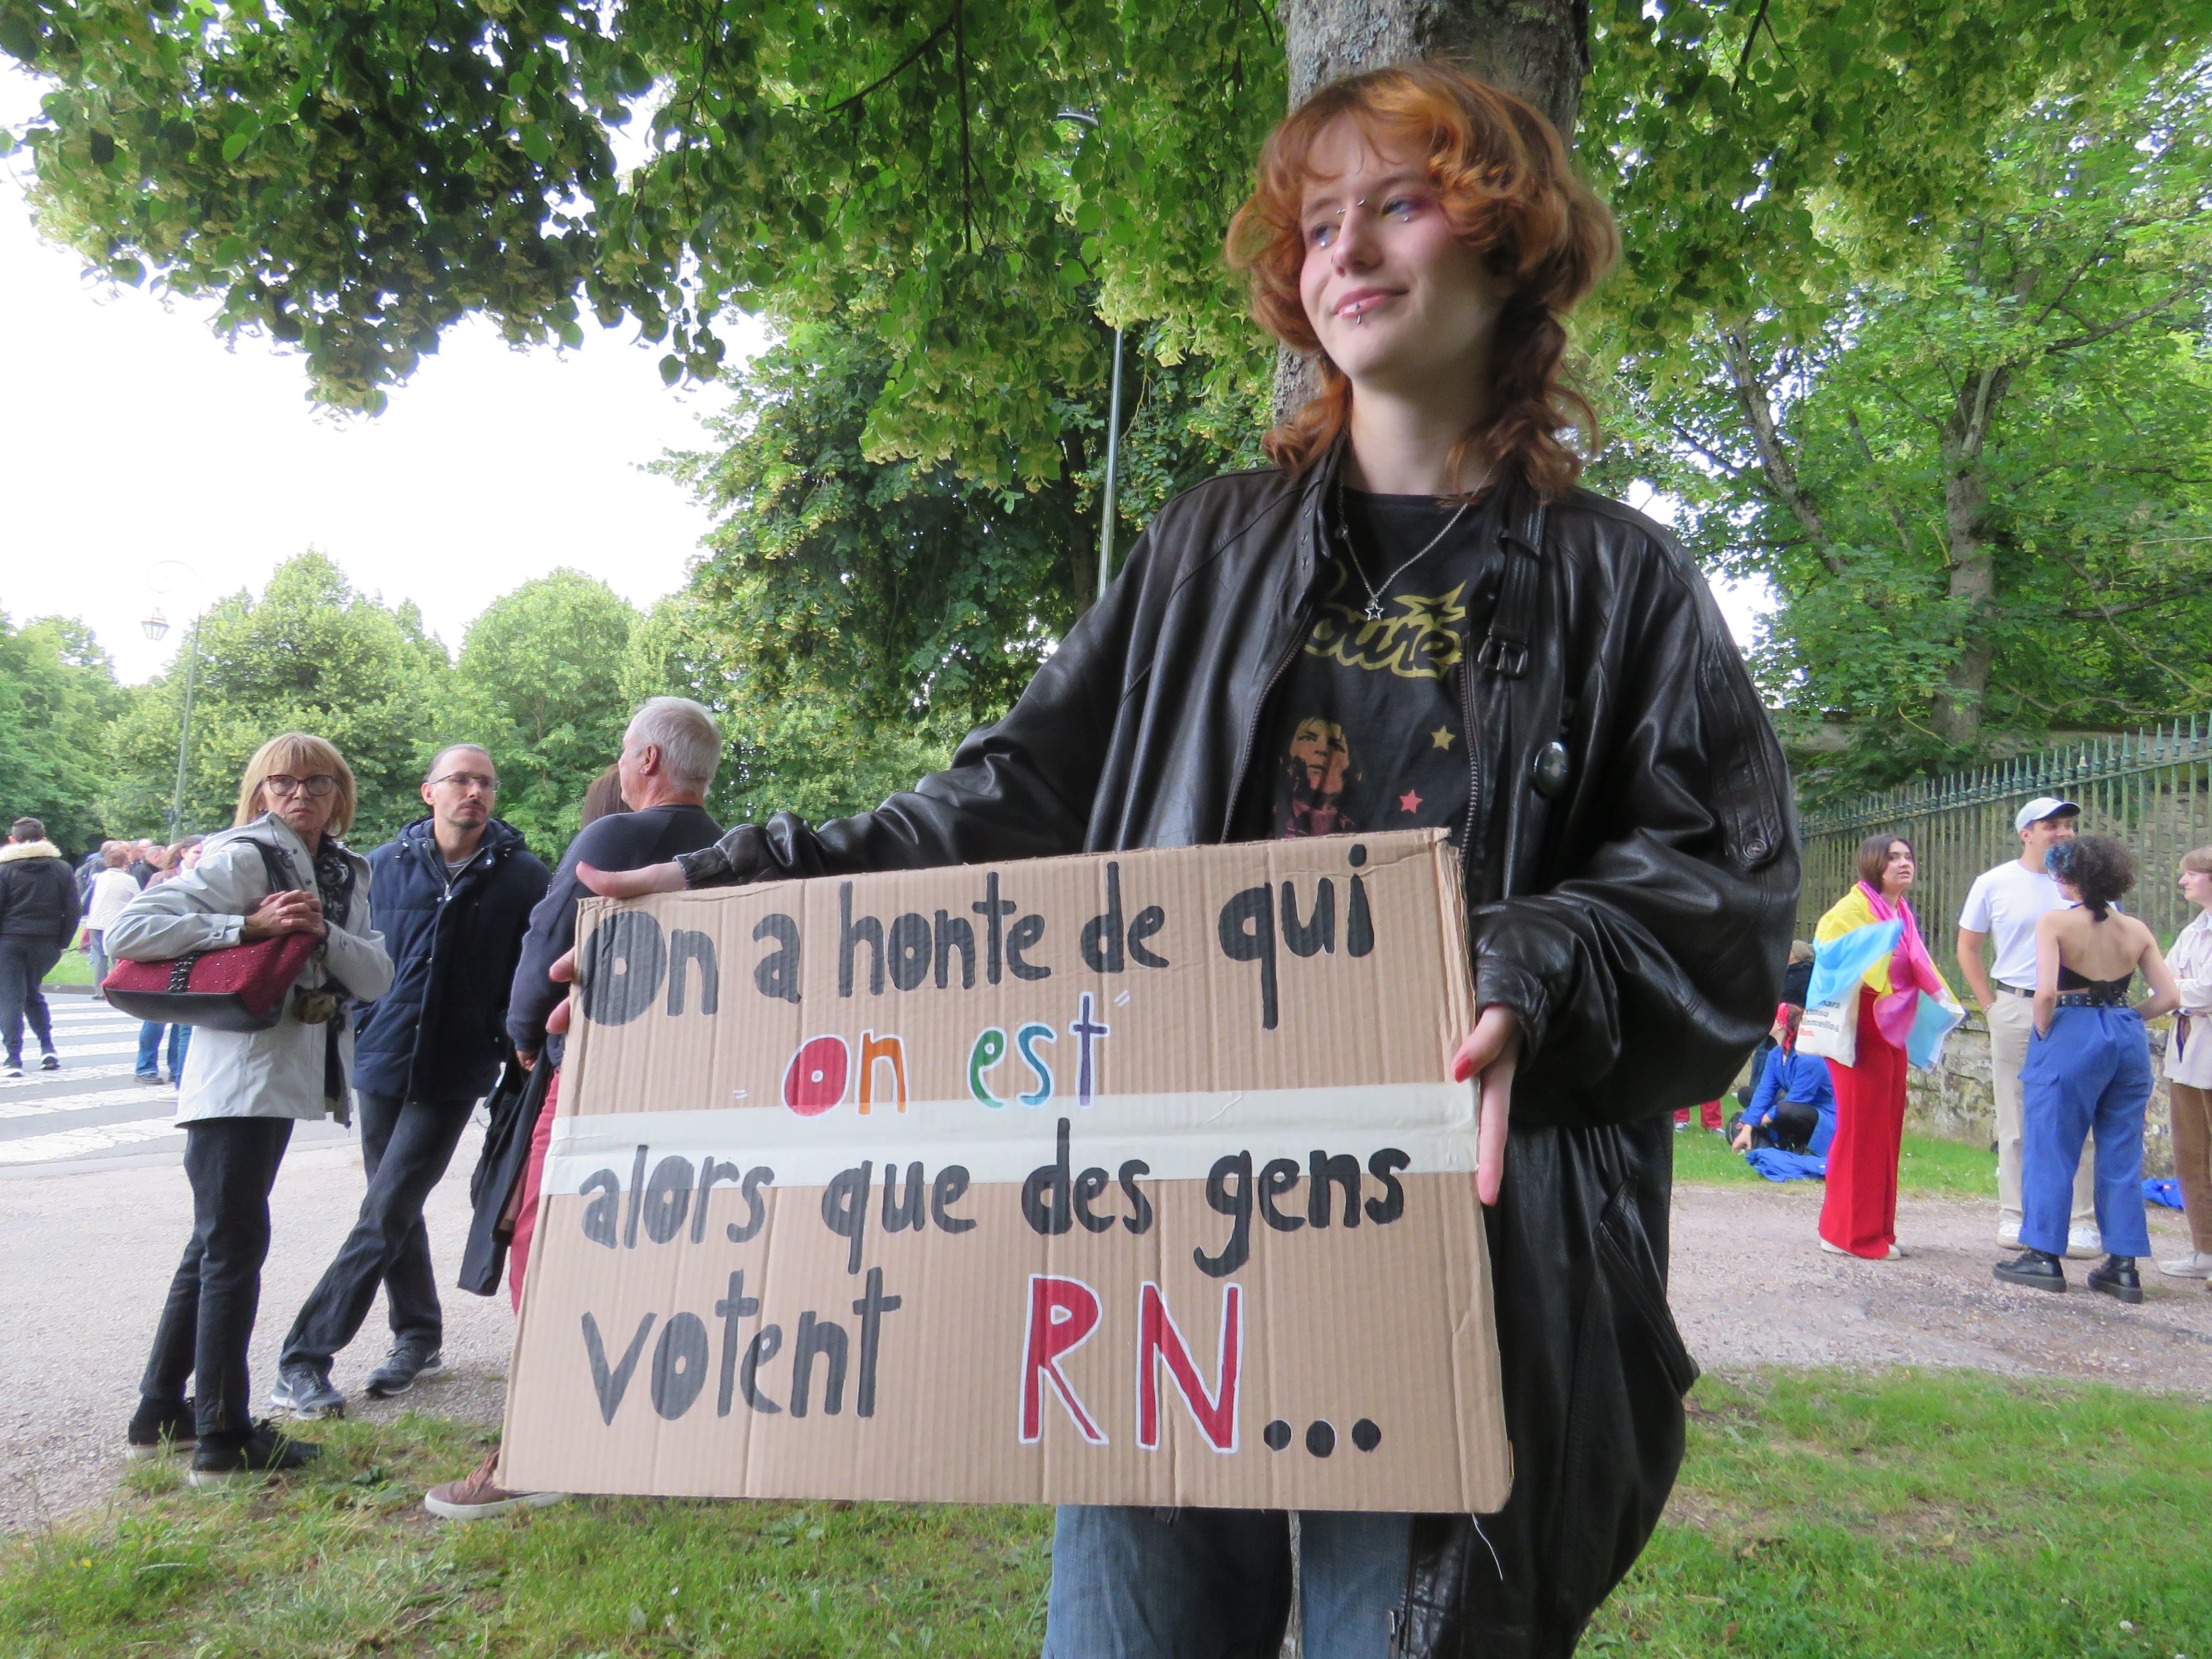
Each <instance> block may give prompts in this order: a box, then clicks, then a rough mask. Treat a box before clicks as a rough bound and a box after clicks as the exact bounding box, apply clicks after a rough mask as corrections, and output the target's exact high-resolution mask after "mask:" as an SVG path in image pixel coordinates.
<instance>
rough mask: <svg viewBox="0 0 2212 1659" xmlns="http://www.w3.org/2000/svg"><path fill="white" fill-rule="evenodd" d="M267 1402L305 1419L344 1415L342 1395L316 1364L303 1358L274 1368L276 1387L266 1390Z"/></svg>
mask: <svg viewBox="0 0 2212 1659" xmlns="http://www.w3.org/2000/svg"><path fill="white" fill-rule="evenodd" d="M269 1403H270V1405H272V1406H282V1407H284V1409H285V1410H287V1411H289V1412H290V1413H292V1415H293V1416H295V1417H297V1418H301V1419H306V1420H307V1421H309V1422H313V1420H314V1419H317V1418H319V1417H343V1416H344V1415H345V1396H344V1395H342V1394H340V1393H339V1392H338V1391H337V1389H334V1388H332V1387H331V1379H330V1377H329V1376H328V1375H327V1374H326V1373H325V1371H324V1370H323V1368H322V1367H321V1366H320V1365H317V1364H311V1363H310V1362H308V1361H307V1360H304V1359H302V1360H298V1361H295V1363H293V1364H289V1365H284V1366H280V1367H279V1368H278V1369H277V1372H276V1387H275V1388H273V1389H270V1390H269Z"/></svg>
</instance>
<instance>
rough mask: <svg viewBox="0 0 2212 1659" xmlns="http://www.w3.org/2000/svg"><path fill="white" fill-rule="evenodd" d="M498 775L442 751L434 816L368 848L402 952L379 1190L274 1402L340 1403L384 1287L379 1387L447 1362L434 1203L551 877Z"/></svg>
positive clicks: (374, 1050)
mask: <svg viewBox="0 0 2212 1659" xmlns="http://www.w3.org/2000/svg"><path fill="white" fill-rule="evenodd" d="M498 795H499V777H498V774H497V773H496V772H495V770H494V769H493V766H492V759H491V757H490V756H489V754H487V753H485V752H484V750H482V749H479V748H477V747H476V746H475V745H474V744H454V745H453V746H452V747H450V748H447V749H444V750H440V751H439V754H438V757H437V758H436V759H435V760H434V761H432V762H431V763H430V770H429V775H428V777H427V778H426V779H424V781H423V783H422V799H423V801H424V802H425V803H426V804H427V805H428V806H429V808H430V816H429V817H427V818H418V819H416V821H415V822H414V823H410V824H409V825H408V826H407V827H406V828H405V829H402V830H401V831H400V832H399V836H398V839H397V840H394V841H390V842H386V843H385V844H384V845H383V846H381V847H380V848H376V850H375V851H374V852H372V853H371V854H369V855H368V866H369V872H370V873H369V889H368V900H369V910H370V915H371V916H372V918H373V919H374V925H375V927H376V928H377V930H378V931H379V932H380V933H382V934H383V935H384V942H385V945H386V949H388V950H389V951H391V953H392V969H393V971H392V988H391V989H390V990H389V991H387V992H386V993H385V994H384V995H382V996H381V997H380V998H378V999H377V1000H375V1001H374V1002H373V1003H369V1004H367V1005H365V1006H363V1008H362V1011H361V1015H360V1018H361V1026H360V1030H359V1032H358V1033H357V1035H356V1037H355V1039H354V1075H353V1086H354V1090H355V1093H356V1099H357V1101H358V1102H359V1104H360V1109H361V1148H362V1165H363V1166H364V1167H365V1168H366V1169H367V1170H368V1195H367V1196H366V1197H365V1198H363V1199H362V1205H361V1215H360V1217H359V1218H358V1219H357V1220H356V1221H355V1223H354V1225H353V1231H352V1232H351V1233H349V1234H348V1235H347V1237H346V1242H345V1243H344V1244H343V1246H342V1247H340V1249H339V1250H338V1254H337V1260H336V1261H332V1262H331V1265H330V1267H329V1269H328V1270H327V1271H326V1272H325V1273H324V1274H323V1278H322V1282H321V1283H320V1284H319V1285H316V1286H315V1288H314V1291H313V1294H312V1295H310V1296H309V1297H307V1303H306V1304H305V1305H304V1306H303V1307H301V1310H300V1316H299V1317H298V1318H297V1319H295V1320H294V1321H293V1322H292V1331H291V1334H290V1335H289V1336H287V1337H286V1338H285V1339H284V1350H283V1353H282V1354H281V1355H280V1356H279V1357H278V1359H277V1380H276V1388H275V1389H273V1390H272V1391H271V1392H270V1400H271V1401H273V1402H275V1403H276V1404H277V1405H279V1406H286V1407H290V1408H291V1410H292V1412H293V1413H294V1415H295V1416H298V1417H329V1416H336V1415H339V1414H341V1413H343V1411H344V1409H345V1396H344V1395H343V1394H341V1393H340V1392H339V1391H338V1390H337V1389H335V1388H333V1387H331V1380H330V1376H331V1358H333V1357H334V1356H335V1355H336V1354H337V1352H338V1351H339V1350H340V1349H342V1348H343V1347H344V1346H346V1345H347V1344H348V1343H349V1342H351V1341H352V1340H353V1339H354V1336H355V1334H356V1333H357V1332H358V1331H359V1330H360V1329H361V1326H362V1321H363V1320H365V1319H366V1318H368V1309H369V1304H371V1303H372V1302H373V1301H374V1300H375V1297H376V1287H377V1286H378V1285H383V1286H384V1295H385V1303H386V1310H387V1311H388V1312H389V1314H390V1316H391V1319H392V1339H393V1340H392V1352H391V1353H390V1355H389V1356H388V1357H386V1359H385V1361H384V1363H383V1364H380V1365H379V1366H378V1367H377V1368H376V1369H375V1370H374V1371H372V1372H370V1373H369V1376H368V1383H367V1387H368V1393H369V1395H370V1396H371V1397H372V1398H374V1399H382V1398H384V1397H385V1396H386V1395H395V1394H404V1393H405V1392H406V1391H407V1390H408V1389H410V1388H412V1387H413V1386H414V1383H415V1379H416V1378H417V1377H418V1376H426V1375H428V1374H430V1373H432V1372H435V1371H436V1370H438V1369H439V1367H440V1363H441V1362H440V1358H439V1352H438V1351H439V1347H440V1345H441V1342H442V1340H443V1326H442V1319H441V1313H440V1310H439V1307H438V1291H437V1283H436V1279H435V1277H434V1275H433V1274H432V1272H431V1268H430V1239H429V1234H428V1231H426V1230H425V1229H424V1227H423V1225H422V1204H423V1201H424V1200H426V1199H428V1197H429V1195H430V1191H431V1188H434V1187H435V1186H436V1185H437V1184H438V1182H439V1181H440V1179H441V1178H442V1177H443V1176H444V1175H445V1173H446V1166H447V1164H448V1163H450V1162H451V1161H452V1158H453V1147H454V1146H455V1144H456V1143H457V1142H459V1139H460V1138H461V1131H462V1129H463V1128H464V1127H466V1126H467V1123H468V1121H469V1109H470V1108H471V1106H472V1105H474V1103H476V1102H477V1099H478V1098H480V1097H482V1096H483V1095H484V1094H486V1093H488V1092H489V1091H490V1089H491V1086H492V1085H493V1083H494V1082H495V1080H496V1079H497V1078H498V1076H499V1073H500V1068H501V1066H502V1065H503V1064H504V1063H505V1061H506V1059H507V1033H506V1022H507V994H508V989H509V987H511V986H512V985H513V982H514V965H515V961H516V958H517V957H519V956H520V953H521V950H522V936H523V933H524V932H525V930H526V928H527V927H529V924H530V912H531V909H532V907H533V906H534V905H536V904H537V902H538V900H539V899H540V898H542V897H544V893H545V889H546V885H547V884H548V882H549V881H550V876H549V875H548V874H547V872H546V869H545V866H544V864H542V863H540V862H539V861H538V859H537V858H535V857H534V856H532V854H531V851H530V849H529V848H527V847H526V846H524V845H523V842H522V837H521V836H520V835H518V834H516V833H515V831H514V830H513V829H510V828H509V827H508V826H507V824H505V823H501V822H500V820H499V819H497V818H495V817H493V816H492V806H493V805H494V803H495V801H496V800H497V799H498Z"/></svg>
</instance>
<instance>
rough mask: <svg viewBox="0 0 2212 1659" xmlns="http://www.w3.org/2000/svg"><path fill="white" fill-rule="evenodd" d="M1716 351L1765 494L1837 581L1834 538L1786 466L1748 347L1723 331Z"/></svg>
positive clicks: (1786, 456) (1787, 459) (1840, 570)
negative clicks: (1746, 430) (1799, 529)
mask: <svg viewBox="0 0 2212 1659" xmlns="http://www.w3.org/2000/svg"><path fill="white" fill-rule="evenodd" d="M1720 348H1721V362H1722V363H1723V365H1724V366H1725V367H1726V368H1727V369H1728V376H1729V384H1730V385H1731V386H1734V387H1735V400H1736V407H1737V408H1739V409H1741V410H1742V411H1743V418H1744V421H1745V423H1746V424H1747V426H1748V427H1749V428H1751V441H1752V447H1753V450H1754V451H1756V452H1757V453H1758V456H1759V473H1760V476H1761V477H1764V478H1765V483H1766V487H1767V489H1768V490H1769V491H1770V492H1771V494H1772V495H1773V496H1774V498H1775V500H1776V501H1779V502H1780V503H1781V504H1782V505H1783V506H1784V507H1787V508H1788V509H1789V510H1790V514H1791V515H1792V516H1793V517H1795V518H1796V520H1797V522H1798V523H1799V524H1801V525H1802V526H1804V527H1805V531H1806V533H1807V534H1808V536H1810V537H1811V538H1812V540H1813V544H1814V548H1815V549H1816V550H1817V551H1818V554H1819V557H1820V562H1821V563H1822V564H1823V565H1826V567H1827V569H1828V574H1830V575H1832V576H1841V575H1842V574H1844V562H1843V560H1842V559H1841V558H1840V557H1838V556H1837V553H1836V550H1835V538H1833V537H1832V536H1831V535H1829V533H1828V526H1826V524H1824V523H1822V522H1821V520H1820V509H1819V507H1816V506H1814V501H1813V497H1812V495H1810V494H1809V493H1808V491H1807V490H1806V489H1805V488H1804V486H1803V485H1802V483H1800V482H1799V481H1798V477H1797V470H1796V467H1795V466H1794V465H1791V463H1790V453H1789V451H1788V450H1787V449H1786V448H1784V446H1783V443H1782V437H1781V434H1780V433H1779V432H1778V430H1777V429H1776V428H1775V423H1774V406H1773V404H1772V403H1771V400H1770V399H1769V398H1768V396H1767V391H1766V385H1765V381H1764V380H1761V379H1760V378H1759V367H1758V365H1757V364H1756V363H1754V362H1753V361H1752V356H1751V349H1750V347H1749V346H1747V345H1746V344H1745V343H1744V340H1743V337H1742V336H1741V334H1739V333H1737V332H1736V331H1735V330H1733V329H1723V330H1721V331H1720Z"/></svg>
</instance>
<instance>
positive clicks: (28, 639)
mask: <svg viewBox="0 0 2212 1659" xmlns="http://www.w3.org/2000/svg"><path fill="white" fill-rule="evenodd" d="M123 702H124V694H123V692H122V691H121V690H119V689H118V687H117V685H116V684H115V670H114V667H113V665H112V664H110V662H109V661H108V659H107V653H106V652H105V651H102V650H101V649H100V647H99V646H98V645H97V644H96V643H94V641H93V638H92V635H91V633H90V632H89V631H88V629H86V628H85V627H84V625H83V624H82V623H76V622H71V621H70V620H68V619H67V618H64V617H39V618H37V619H36V620H34V621H32V622H28V623H24V624H23V625H22V626H21V628H17V627H15V626H13V625H11V624H10V623H9V621H8V619H7V617H5V616H4V615H0V830H4V828H5V826H6V824H7V823H9V822H10V821H12V820H14V819H15V818H19V817H35V818H39V819H40V820H42V821H43V822H44V823H45V824H46V833H47V835H48V836H51V837H52V839H53V840H54V841H55V842H57V843H58V845H59V846H60V847H61V848H63V849H64V851H70V852H74V851H76V850H77V849H78V848H82V847H83V846H86V845H87V844H88V843H89V842H93V841H94V840H96V839H97V838H98V836H99V830H100V819H99V814H98V812H97V811H95V810H94V800H95V799H96V798H97V796H98V794H99V793H100V781H101V768H100V750H101V743H100V737H101V732H102V730H103V728H104V727H105V726H106V722H107V721H108V720H110V719H111V718H112V716H113V715H114V714H115V712H116V711H117V710H118V708H120V707H121V706H122V704H123Z"/></svg>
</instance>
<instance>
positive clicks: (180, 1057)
mask: <svg viewBox="0 0 2212 1659" xmlns="http://www.w3.org/2000/svg"><path fill="white" fill-rule="evenodd" d="M165 1030H166V1031H167V1032H168V1034H169V1081H170V1082H172V1083H174V1082H175V1081H176V1080H177V1079H179V1078H180V1077H182V1076H184V1074H185V1050H186V1049H187V1048H191V1042H192V1028H191V1026H189V1025H162V1024H159V1023H157V1022H156V1021H154V1020H150V1019H149V1020H147V1021H145V1022H144V1023H143V1024H141V1025H140V1026H139V1027H138V1075H139V1076H140V1077H159V1076H161V1033H162V1032H163V1031H165Z"/></svg>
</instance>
